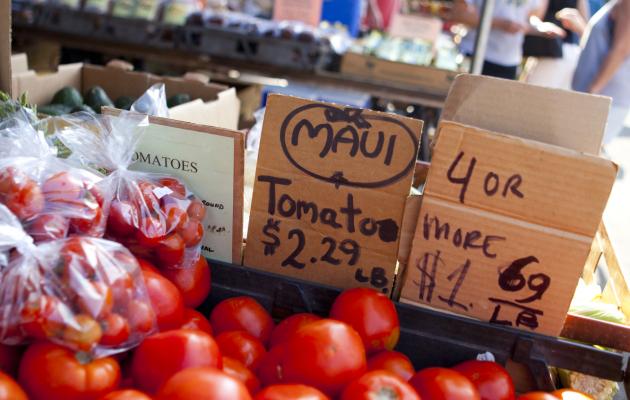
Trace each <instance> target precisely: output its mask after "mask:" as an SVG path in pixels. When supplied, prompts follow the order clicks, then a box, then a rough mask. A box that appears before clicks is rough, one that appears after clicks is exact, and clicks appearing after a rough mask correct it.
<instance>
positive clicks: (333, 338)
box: [282, 319, 366, 396]
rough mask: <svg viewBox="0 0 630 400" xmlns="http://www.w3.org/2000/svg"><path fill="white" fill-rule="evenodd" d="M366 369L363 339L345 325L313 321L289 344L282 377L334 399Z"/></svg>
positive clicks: (284, 357)
mask: <svg viewBox="0 0 630 400" xmlns="http://www.w3.org/2000/svg"><path fill="white" fill-rule="evenodd" d="M365 370H366V360H365V349H364V348H363V343H362V342H361V337H360V336H359V334H358V333H357V332H356V331H355V330H354V329H352V327H350V326H349V325H347V324H345V323H343V322H339V321H335V320H331V319H322V320H320V321H315V322H311V323H310V324H308V325H306V326H303V327H302V328H300V329H299V330H298V331H297V332H295V334H294V335H293V336H292V337H291V338H290V339H289V340H288V341H287V342H286V351H285V353H284V356H283V359H282V374H283V375H284V380H285V382H287V383H302V384H305V385H309V386H313V387H316V388H317V389H319V390H321V391H322V392H324V393H326V394H328V395H330V396H335V395H337V394H338V393H339V392H340V391H341V390H342V389H343V388H344V387H345V386H346V385H347V384H348V383H349V382H351V381H353V380H354V379H356V378H358V377H360V376H361V375H363V373H364V372H365Z"/></svg>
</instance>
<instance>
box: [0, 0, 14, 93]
mask: <svg viewBox="0 0 630 400" xmlns="http://www.w3.org/2000/svg"><path fill="white" fill-rule="evenodd" d="M0 90H2V91H4V92H7V93H9V94H11V90H12V86H11V0H0Z"/></svg>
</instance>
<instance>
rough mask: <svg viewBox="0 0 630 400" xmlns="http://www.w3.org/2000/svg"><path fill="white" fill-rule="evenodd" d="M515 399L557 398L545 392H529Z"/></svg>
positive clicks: (544, 399) (555, 399)
mask: <svg viewBox="0 0 630 400" xmlns="http://www.w3.org/2000/svg"><path fill="white" fill-rule="evenodd" d="M516 400H558V398H557V397H556V396H554V395H552V394H550V393H546V392H529V393H525V394H522V395H520V396H518V397H517V398H516Z"/></svg>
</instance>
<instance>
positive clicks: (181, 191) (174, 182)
mask: <svg viewBox="0 0 630 400" xmlns="http://www.w3.org/2000/svg"><path fill="white" fill-rule="evenodd" d="M158 183H159V184H160V185H162V186H166V187H167V188H169V189H171V190H172V191H173V193H175V194H177V195H178V196H179V197H180V198H184V197H186V187H185V186H184V184H183V183H181V182H180V181H179V180H178V179H176V178H168V177H165V178H160V179H159V180H158Z"/></svg>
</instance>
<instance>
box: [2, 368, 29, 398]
mask: <svg viewBox="0 0 630 400" xmlns="http://www.w3.org/2000/svg"><path fill="white" fill-rule="evenodd" d="M0 400H28V397H26V393H24V391H23V390H22V388H21V387H20V385H18V384H17V382H16V381H14V380H13V378H11V377H10V376H9V375H7V374H5V373H3V372H0Z"/></svg>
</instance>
